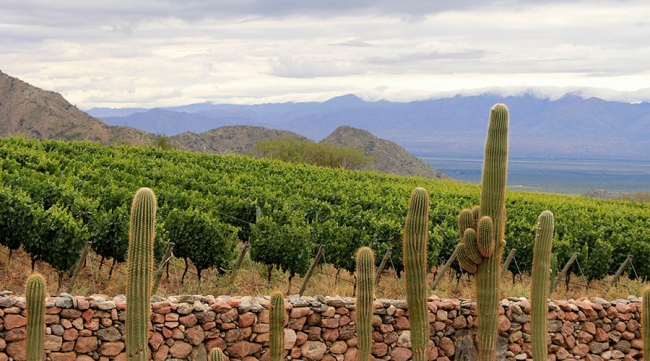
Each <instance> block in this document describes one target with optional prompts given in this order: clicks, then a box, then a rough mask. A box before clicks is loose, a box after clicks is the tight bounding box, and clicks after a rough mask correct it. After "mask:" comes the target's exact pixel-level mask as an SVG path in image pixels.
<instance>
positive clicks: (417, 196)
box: [403, 187, 429, 361]
mask: <svg viewBox="0 0 650 361" xmlns="http://www.w3.org/2000/svg"><path fill="white" fill-rule="evenodd" d="M428 231H429V194H428V193H427V191H426V189H424V188H419V187H418V188H415V189H414V190H413V192H412V193H411V199H410V200H409V209H408V213H407V214H406V222H405V224H404V242H403V247H404V249H403V254H404V271H405V272H406V303H407V305H408V310H409V319H410V322H411V351H412V352H413V361H426V360H427V346H428V343H429V310H428V309H427V278H426V277H427V243H428V242H429V235H428Z"/></svg>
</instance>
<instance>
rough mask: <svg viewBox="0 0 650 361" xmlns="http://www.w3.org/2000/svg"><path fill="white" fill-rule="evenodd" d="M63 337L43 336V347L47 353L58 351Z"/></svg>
mask: <svg viewBox="0 0 650 361" xmlns="http://www.w3.org/2000/svg"><path fill="white" fill-rule="evenodd" d="M62 343H63V337H61V336H56V335H45V342H44V347H45V349H46V350H49V351H60V350H61V344H62Z"/></svg>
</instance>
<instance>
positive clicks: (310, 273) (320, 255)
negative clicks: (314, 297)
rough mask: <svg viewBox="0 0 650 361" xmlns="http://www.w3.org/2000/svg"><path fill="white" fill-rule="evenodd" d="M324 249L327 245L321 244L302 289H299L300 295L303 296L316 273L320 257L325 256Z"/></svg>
mask: <svg viewBox="0 0 650 361" xmlns="http://www.w3.org/2000/svg"><path fill="white" fill-rule="evenodd" d="M324 250H325V245H324V244H321V245H320V248H319V249H318V253H317V254H316V258H314V262H312V263H311V266H310V267H309V271H307V275H306V276H305V280H304V281H303V282H302V286H301V287H300V291H298V295H299V296H302V294H303V293H304V292H305V288H307V282H309V279H310V278H311V275H312V274H313V273H314V269H315V268H316V265H317V264H318V262H320V258H321V257H322V256H323V251H324ZM287 293H289V292H287Z"/></svg>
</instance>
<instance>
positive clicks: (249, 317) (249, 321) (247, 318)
mask: <svg viewBox="0 0 650 361" xmlns="http://www.w3.org/2000/svg"><path fill="white" fill-rule="evenodd" d="M256 319H257V317H256V316H255V314H254V313H252V312H246V313H244V314H241V315H239V319H238V321H237V322H238V323H239V327H240V328H244V327H250V326H251V325H253V323H255V320H256Z"/></svg>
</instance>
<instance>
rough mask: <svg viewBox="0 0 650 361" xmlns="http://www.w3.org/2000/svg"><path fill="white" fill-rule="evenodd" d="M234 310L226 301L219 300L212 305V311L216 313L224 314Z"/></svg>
mask: <svg viewBox="0 0 650 361" xmlns="http://www.w3.org/2000/svg"><path fill="white" fill-rule="evenodd" d="M231 308H232V306H231V305H230V304H228V302H226V301H222V300H217V301H215V302H214V303H213V304H212V310H213V311H214V312H216V313H224V312H226V311H229V310H230V309H231Z"/></svg>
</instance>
